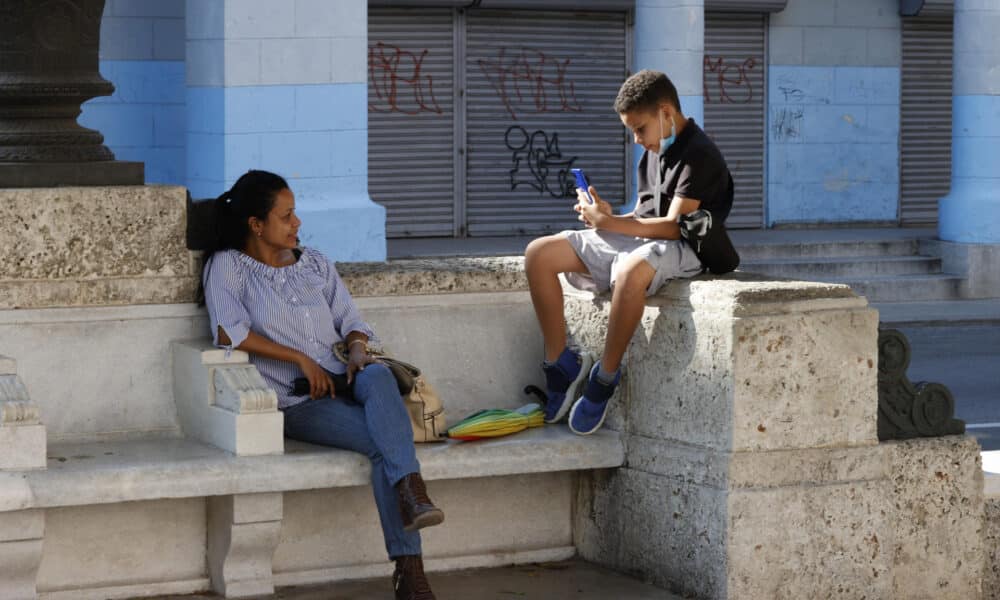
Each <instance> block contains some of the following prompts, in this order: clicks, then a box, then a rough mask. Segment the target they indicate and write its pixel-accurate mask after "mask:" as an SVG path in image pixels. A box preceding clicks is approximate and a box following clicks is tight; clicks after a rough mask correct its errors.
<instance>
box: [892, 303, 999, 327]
mask: <svg viewBox="0 0 1000 600" xmlns="http://www.w3.org/2000/svg"><path fill="white" fill-rule="evenodd" d="M873 306H874V307H875V308H877V309H878V311H879V322H880V323H881V324H882V325H883V326H889V327H934V326H959V325H989V326H1000V300H995V299H994V300H937V301H931V302H877V303H874V304H873Z"/></svg>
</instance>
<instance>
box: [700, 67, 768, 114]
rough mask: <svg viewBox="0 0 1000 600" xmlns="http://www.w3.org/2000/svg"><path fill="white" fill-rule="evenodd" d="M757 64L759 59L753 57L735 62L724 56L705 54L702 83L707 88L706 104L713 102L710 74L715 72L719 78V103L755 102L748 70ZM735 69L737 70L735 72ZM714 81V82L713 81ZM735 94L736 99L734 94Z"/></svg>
mask: <svg viewBox="0 0 1000 600" xmlns="http://www.w3.org/2000/svg"><path fill="white" fill-rule="evenodd" d="M756 66H757V61H756V59H754V58H753V57H750V58H747V59H746V60H744V61H743V62H742V63H739V64H734V63H732V62H728V63H727V61H726V58H725V57H722V56H705V69H704V71H703V80H702V85H703V86H704V88H705V104H710V103H711V102H713V100H712V94H711V93H709V83H710V79H711V78H710V76H709V74H710V73H711V74H715V75H716V78H717V79H718V82H719V85H718V97H717V99H716V100H714V101H717V102H718V103H719V104H749V103H750V102H753V84H752V83H751V82H750V77H749V76H747V71H750V70H751V69H753V68H754V67H756ZM734 71H735V72H734ZM713 83H714V82H713ZM730 94H732V95H735V96H736V98H735V99H734V98H733V96H732V95H730Z"/></svg>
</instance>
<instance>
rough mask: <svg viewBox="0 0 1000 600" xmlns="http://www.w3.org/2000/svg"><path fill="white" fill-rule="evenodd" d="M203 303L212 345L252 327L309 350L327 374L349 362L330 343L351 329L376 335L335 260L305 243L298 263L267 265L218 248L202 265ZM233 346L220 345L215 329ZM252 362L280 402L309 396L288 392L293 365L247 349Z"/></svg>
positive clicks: (237, 340) (239, 337)
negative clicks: (223, 332)
mask: <svg viewBox="0 0 1000 600" xmlns="http://www.w3.org/2000/svg"><path fill="white" fill-rule="evenodd" d="M204 281H205V304H206V306H207V308H208V314H209V317H210V321H211V325H212V339H213V341H214V342H215V344H216V346H219V347H221V348H226V349H228V350H232V349H233V348H235V347H237V346H239V345H240V344H242V343H243V341H244V340H246V338H247V335H248V333H249V332H250V331H253V332H254V333H256V334H258V335H262V336H264V337H265V338H267V339H269V340H271V341H272V342H276V343H278V344H281V345H282V346H287V347H289V348H294V349H296V350H299V351H300V352H303V353H305V354H307V355H308V356H310V357H312V359H313V360H315V361H316V362H317V363H319V365H320V366H321V367H323V368H324V369H326V370H327V371H330V372H332V373H344V372H346V370H347V366H346V365H345V364H344V363H342V362H340V361H339V360H337V358H336V357H335V356H334V354H333V345H334V344H335V343H337V342H340V341H343V340H344V339H345V338H346V337H347V335H348V334H349V333H351V332H352V331H358V332H361V333H364V334H365V335H367V336H368V337H369V338H374V337H375V333H374V332H373V331H372V328H371V327H370V326H369V325H368V324H367V323H365V322H364V320H362V318H361V314H360V313H359V312H358V309H357V307H356V306H355V305H354V300H353V299H352V298H351V294H350V293H349V292H348V291H347V286H345V285H344V281H343V280H342V279H341V278H340V275H339V274H338V273H337V269H336V268H335V267H334V266H333V263H331V262H330V260H329V259H327V258H326V256H324V255H323V254H322V253H320V252H319V251H317V250H313V249H311V248H303V250H302V255H301V256H300V257H299V260H298V262H296V263H294V264H291V265H288V266H286V267H272V266H269V265H265V264H264V263H262V262H259V261H257V260H256V259H253V258H251V257H250V256H247V255H246V254H244V253H242V252H240V251H239V250H224V251H221V252H216V253H215V254H213V255H212V257H211V258H210V259H209V261H208V266H207V267H206V269H205V276H204ZM220 326H221V327H222V329H223V330H224V331H225V332H226V335H228V336H229V340H230V341H231V342H232V343H231V345H229V346H226V345H223V344H219V336H218V330H219V329H218V328H219V327H220ZM250 361H251V362H252V363H253V364H254V365H255V366H256V367H257V370H259V371H260V374H261V375H263V376H264V379H265V380H266V381H267V383H268V384H269V385H270V386H271V387H272V388H273V389H274V390H275V391H276V392H277V393H278V407H279V408H287V407H289V406H292V405H294V404H298V403H299V402H302V401H304V400H305V399H306V398H307V396H292V395H291V391H292V385H291V384H292V381H293V380H295V379H296V378H297V377H302V376H303V374H302V371H301V370H300V369H299V368H298V366H297V365H295V364H293V363H288V362H284V361H280V360H275V359H271V358H264V357H260V356H254V355H250Z"/></svg>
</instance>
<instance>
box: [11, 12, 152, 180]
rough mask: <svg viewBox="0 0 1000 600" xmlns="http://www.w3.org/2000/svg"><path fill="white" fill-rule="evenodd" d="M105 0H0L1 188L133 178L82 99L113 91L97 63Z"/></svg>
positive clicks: (132, 169)
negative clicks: (87, 117) (90, 125)
mask: <svg viewBox="0 0 1000 600" xmlns="http://www.w3.org/2000/svg"><path fill="white" fill-rule="evenodd" d="M103 11H104V0H61V1H60V2H56V3H51V2H49V3H45V2H25V1H24V0H0V15H3V17H2V18H0V39H3V40H4V41H3V52H2V53H0V187H47V186H55V185H134V184H142V182H143V167H142V164H141V163H126V162H118V161H115V160H114V158H115V156H114V154H112V152H111V151H110V150H109V149H108V148H107V147H106V146H104V137H103V136H102V135H101V134H100V132H98V131H94V130H91V129H87V128H85V127H81V126H80V125H79V124H78V123H77V117H78V116H79V115H80V105H81V104H82V103H83V102H85V101H86V100H89V99H90V98H93V97H95V96H107V95H110V94H111V92H112V91H114V86H112V85H111V84H110V83H108V82H107V81H106V80H105V79H104V78H103V77H101V74H100V73H99V72H98V70H97V50H98V45H99V42H100V27H101V13H102V12H103Z"/></svg>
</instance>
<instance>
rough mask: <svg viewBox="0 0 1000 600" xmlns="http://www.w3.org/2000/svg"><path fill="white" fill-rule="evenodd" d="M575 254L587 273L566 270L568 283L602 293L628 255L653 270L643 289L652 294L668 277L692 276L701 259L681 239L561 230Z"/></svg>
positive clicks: (585, 230)
mask: <svg viewBox="0 0 1000 600" xmlns="http://www.w3.org/2000/svg"><path fill="white" fill-rule="evenodd" d="M562 235H563V236H564V237H565V238H566V239H567V240H568V241H569V243H570V245H571V246H573V249H574V250H576V254H577V256H579V257H580V260H581V261H583V264H584V265H586V267H587V270H588V271H590V274H589V275H587V274H585V273H566V280H567V281H569V283H570V285H572V286H573V287H575V288H579V289H581V290H586V291H589V292H597V293H600V292H606V291H607V290H609V289H611V288H612V287H613V286H614V284H615V278H616V277H617V275H618V269H619V268H620V267H621V265H622V264H623V263H624V262H625V260H626V259H627V258H628V257H630V256H641V257H642V258H644V259H645V260H646V262H648V263H649V264H650V266H652V267H653V268H654V269H656V275H654V276H653V281H652V282H651V283H650V284H649V287H648V288H647V289H646V295H647V296H652V295H653V294H655V293H656V292H657V291H658V290H659V289H660V287H661V286H662V285H663V284H664V283H666V282H667V281H669V280H671V279H683V278H688V277H694V276H695V275H699V274H701V272H702V270H703V269H702V265H701V261H700V260H698V257H697V256H696V255H695V253H694V250H693V249H692V248H691V246H689V245H688V243H687V242H685V241H684V240H650V239H646V238H637V237H632V236H630V235H622V234H620V233H613V232H610V231H598V230H594V229H582V230H572V231H564V232H562Z"/></svg>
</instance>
